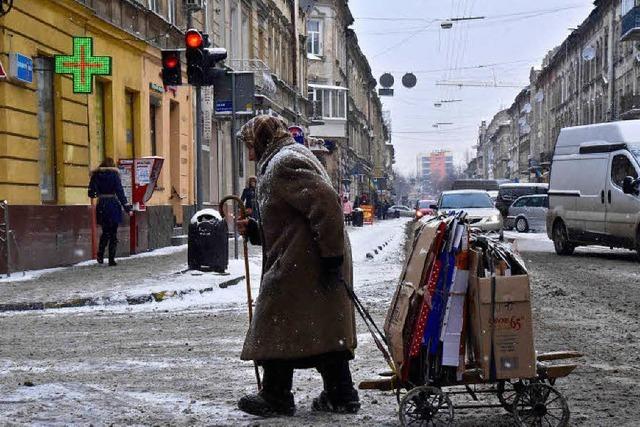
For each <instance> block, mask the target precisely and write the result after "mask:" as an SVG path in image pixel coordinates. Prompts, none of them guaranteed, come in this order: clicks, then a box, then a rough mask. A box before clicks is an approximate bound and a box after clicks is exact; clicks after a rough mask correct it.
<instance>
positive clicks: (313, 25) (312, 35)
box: [307, 19, 322, 56]
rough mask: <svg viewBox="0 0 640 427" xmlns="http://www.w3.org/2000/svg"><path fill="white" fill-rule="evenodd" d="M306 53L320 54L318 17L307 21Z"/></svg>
mask: <svg viewBox="0 0 640 427" xmlns="http://www.w3.org/2000/svg"><path fill="white" fill-rule="evenodd" d="M307 53H310V54H312V55H318V56H320V55H322V22H320V20H319V19H310V20H309V21H308V22H307Z"/></svg>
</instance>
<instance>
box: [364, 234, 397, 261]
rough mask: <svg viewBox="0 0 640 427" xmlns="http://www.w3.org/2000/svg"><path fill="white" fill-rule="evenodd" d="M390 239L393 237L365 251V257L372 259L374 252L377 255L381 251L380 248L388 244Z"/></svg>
mask: <svg viewBox="0 0 640 427" xmlns="http://www.w3.org/2000/svg"><path fill="white" fill-rule="evenodd" d="M392 239H393V238H390V239H389V240H387V241H385V242H384V243H383V244H382V245H379V246H377V247H375V248H374V249H373V250H372V251H371V252H367V255H366V256H367V259H373V258H374V254H375V255H378V254H380V253H382V250H383V249H384V248H386V247H387V246H388V245H389V243H390V242H391V240H392Z"/></svg>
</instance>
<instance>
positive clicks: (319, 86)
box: [308, 83, 349, 90]
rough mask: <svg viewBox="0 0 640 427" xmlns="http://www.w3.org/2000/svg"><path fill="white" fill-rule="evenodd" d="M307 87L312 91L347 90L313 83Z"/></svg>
mask: <svg viewBox="0 0 640 427" xmlns="http://www.w3.org/2000/svg"><path fill="white" fill-rule="evenodd" d="M308 86H309V87H312V88H314V89H331V90H349V89H348V88H346V87H342V86H330V85H318V84H315V83H309V85H308Z"/></svg>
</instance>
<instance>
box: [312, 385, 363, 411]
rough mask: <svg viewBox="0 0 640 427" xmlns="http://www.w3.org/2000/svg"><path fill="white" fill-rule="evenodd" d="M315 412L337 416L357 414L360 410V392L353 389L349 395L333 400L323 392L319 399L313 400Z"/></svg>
mask: <svg viewBox="0 0 640 427" xmlns="http://www.w3.org/2000/svg"><path fill="white" fill-rule="evenodd" d="M312 406H313V410H314V411H318V412H334V413H336V414H357V413H358V411H359V410H360V398H359V397H358V392H357V391H356V390H355V389H352V392H351V393H349V395H343V396H340V397H339V398H338V397H334V398H331V397H329V393H327V392H326V391H323V392H322V393H320V396H319V397H316V398H315V399H313V405H312Z"/></svg>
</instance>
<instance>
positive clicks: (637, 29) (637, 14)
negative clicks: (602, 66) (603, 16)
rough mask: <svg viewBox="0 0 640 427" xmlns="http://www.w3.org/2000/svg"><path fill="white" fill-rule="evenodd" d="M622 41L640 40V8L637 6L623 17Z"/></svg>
mask: <svg viewBox="0 0 640 427" xmlns="http://www.w3.org/2000/svg"><path fill="white" fill-rule="evenodd" d="M620 27H621V31H620V32H621V34H620V40H621V41H627V40H640V6H635V7H634V8H632V9H631V10H630V11H629V12H627V14H626V15H624V16H623V17H622V22H621V26H620Z"/></svg>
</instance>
